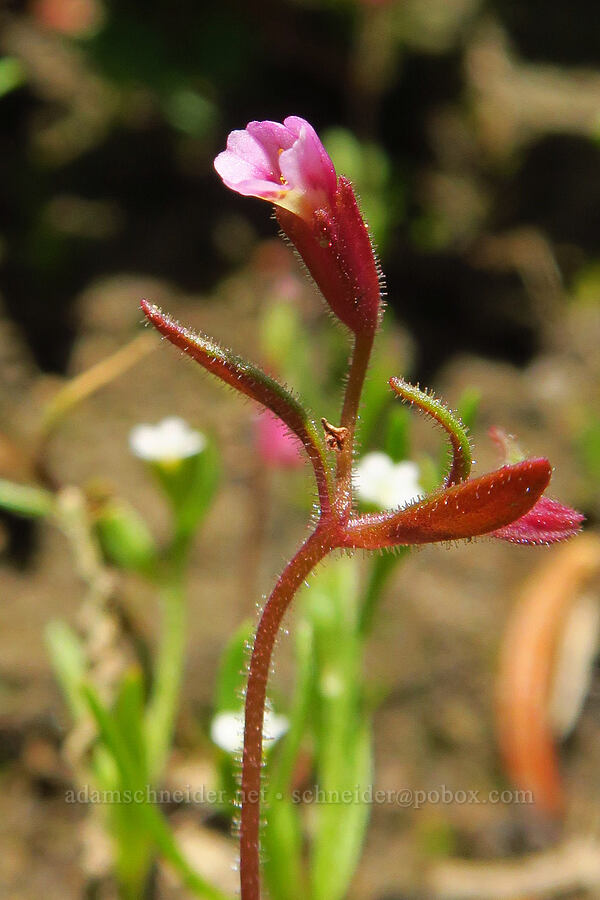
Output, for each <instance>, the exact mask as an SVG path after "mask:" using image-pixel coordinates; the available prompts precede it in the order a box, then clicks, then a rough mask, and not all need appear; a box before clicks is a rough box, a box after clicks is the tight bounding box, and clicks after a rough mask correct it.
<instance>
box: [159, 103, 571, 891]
mask: <svg viewBox="0 0 600 900" xmlns="http://www.w3.org/2000/svg"><path fill="white" fill-rule="evenodd" d="M215 168H216V169H217V171H218V173H219V174H220V176H221V177H222V179H223V181H224V182H225V184H226V185H227V186H228V187H230V188H232V189H233V190H235V191H237V192H238V193H240V194H243V195H245V196H254V197H260V198H262V199H265V200H267V201H268V202H270V203H273V204H274V205H275V207H276V215H277V219H278V222H279V224H280V226H281V228H282V229H283V231H284V233H285V234H286V235H287V237H288V238H289V239H290V240H291V242H292V243H293V244H294V246H295V247H296V249H297V251H298V252H299V254H300V256H301V257H302V259H303V261H304V263H305V264H306V267H307V269H308V271H309V273H310V274H311V276H312V277H313V279H314V281H315V282H316V284H317V286H318V287H319V289H320V290H321V292H322V294H323V297H324V299H325V301H326V302H327V304H328V306H329V308H330V310H331V311H332V312H333V313H334V315H335V316H336V317H337V318H338V319H339V320H340V321H341V322H342V324H343V325H345V326H346V327H347V328H348V329H349V330H350V332H351V333H352V339H353V352H352V357H351V361H350V366H349V371H348V376H347V380H346V389H345V394H344V400H343V405H342V410H341V416H340V422H339V425H335V424H330V423H329V422H327V421H326V420H324V419H323V420H322V424H323V429H324V432H325V434H324V436H323V434H322V433H321V431H320V429H319V428H318V426H317V425H316V419H315V418H314V417H313V416H312V415H311V414H309V413H308V412H307V411H306V409H305V408H304V406H303V405H302V403H301V402H300V401H299V400H298V399H297V398H296V397H295V396H293V395H292V394H290V392H289V391H287V390H286V389H285V388H283V387H282V386H281V385H279V384H278V383H277V382H276V381H274V380H273V379H272V378H270V377H269V376H267V375H266V374H265V373H264V372H262V371H261V370H260V369H259V368H258V367H256V366H254V365H252V364H250V363H248V362H246V361H245V360H242V359H240V358H239V357H236V356H235V355H234V354H232V353H231V352H230V351H227V350H223V349H222V348H220V347H218V346H217V345H216V344H215V343H214V342H213V341H212V340H211V339H209V338H207V337H205V336H203V335H198V334H195V333H193V332H192V331H190V330H189V329H187V328H185V327H183V326H181V325H179V324H178V323H177V322H175V321H174V320H173V319H171V318H170V317H169V316H167V315H165V314H163V313H162V312H161V310H159V309H158V307H156V306H153V305H152V304H151V303H149V302H148V301H143V302H142V309H143V311H144V313H145V314H146V316H147V317H148V319H149V321H150V322H151V323H152V324H153V325H154V326H155V327H156V328H157V329H158V331H159V332H160V333H161V334H162V335H164V337H166V338H167V339H168V340H169V341H170V342H171V343H172V344H174V345H175V346H176V347H178V348H179V349H181V350H183V351H184V352H185V353H186V354H187V355H188V356H190V357H192V358H193V359H194V360H195V361H196V362H198V363H200V365H202V366H203V367H204V368H205V369H207V370H208V371H209V372H211V373H212V374H213V375H215V376H217V377H218V378H220V379H221V380H222V381H224V382H226V383H227V384H229V385H230V386H231V387H233V388H235V389H236V390H238V391H239V392H240V393H242V394H244V395H245V396H247V397H250V398H251V399H253V400H254V401H256V402H257V403H258V404H259V405H261V406H262V407H263V409H267V410H270V412H271V413H272V414H273V415H274V416H276V417H278V418H279V419H280V420H281V422H282V423H284V424H285V426H287V427H288V428H289V429H290V430H291V431H292V432H293V434H294V435H295V436H296V437H297V438H298V439H299V440H300V442H301V443H302V445H303V447H304V450H305V452H306V455H307V457H308V460H309V462H310V463H311V465H312V467H313V471H314V474H315V479H316V484H317V490H318V500H319V513H318V517H317V521H316V524H315V527H314V530H313V531H312V533H311V534H310V536H309V537H308V538H307V539H306V540H305V542H304V543H303V544H302V546H301V547H300V549H299V550H298V552H297V553H296V555H295V556H294V557H293V558H292V560H291V561H290V562H289V563H288V565H287V566H286V567H285V569H284V570H283V572H282V574H281V575H280V576H279V579H278V581H277V583H276V585H275V587H274V589H273V592H272V593H271V596H270V597H269V599H268V600H267V602H266V605H265V607H264V610H263V612H262V615H261V618H260V621H259V624H258V628H257V631H256V636H255V639H254V644H253V649H252V655H251V660H250V666H249V673H248V684H247V690H246V703H245V728H244V749H243V761H242V781H241V805H242V811H241V827H240V848H241V866H240V881H241V896H242V900H259V898H260V817H261V786H262V785H261V771H262V763H263V725H264V713H265V701H266V691H267V681H268V676H269V672H270V667H271V658H272V651H273V646H274V644H275V640H276V637H277V635H278V633H279V629H280V625H281V622H282V619H283V617H284V615H285V613H286V611H287V609H288V607H289V606H290V604H291V602H292V600H293V598H294V596H295V594H296V592H297V590H298V588H299V587H300V585H301V584H302V583H303V582H304V581H305V580H306V578H307V577H308V575H309V574H310V572H311V571H312V570H313V569H314V568H315V566H317V565H318V563H319V562H321V561H322V560H323V559H324V558H325V557H326V556H327V555H328V554H330V553H332V552H333V551H335V550H338V549H345V550H354V549H356V548H363V549H366V550H379V551H381V550H382V549H391V548H397V547H402V548H406V547H408V546H410V545H412V544H422V543H433V542H449V541H456V540H462V539H469V538H471V537H473V536H478V535H485V534H487V535H490V536H492V537H496V538H499V539H502V540H510V541H515V540H519V541H520V542H524V543H532V544H535V543H550V542H553V541H556V540H562V539H564V538H567V537H570V536H571V535H573V534H575V533H576V532H577V531H578V530H579V528H580V526H581V522H582V519H583V517H582V516H581V515H580V514H579V513H577V512H575V511H574V510H570V509H568V508H567V507H563V506H561V505H560V504H558V503H556V502H555V501H549V500H547V499H546V498H543V497H542V494H543V492H544V491H545V489H546V487H547V486H548V483H549V481H550V478H551V474H552V468H551V466H550V463H549V462H548V460H546V459H543V458H539V459H526V460H522V461H519V462H516V463H514V464H512V465H504V466H502V467H501V468H500V469H498V470H497V471H495V472H491V473H488V474H487V475H482V476H479V477H478V478H469V474H470V467H471V454H470V445H469V440H468V437H467V435H466V431H465V429H464V427H463V426H462V424H461V423H460V422H459V421H458V419H457V418H456V416H454V415H453V414H452V413H451V412H450V411H449V410H447V409H446V407H445V406H444V405H443V404H442V403H440V402H439V401H438V400H435V399H434V398H433V397H431V395H428V394H425V393H423V392H422V391H420V390H419V389H418V388H414V387H413V386H412V385H407V384H406V383H405V382H403V381H402V380H401V379H398V378H393V379H391V381H390V384H391V387H392V389H393V391H394V392H395V394H396V395H397V396H399V397H400V398H401V399H402V400H404V401H406V402H409V403H411V404H412V405H414V406H417V407H418V408H419V409H420V410H421V411H422V412H423V413H424V414H426V415H428V416H429V417H430V418H431V419H432V421H433V422H434V423H436V424H438V425H441V426H442V427H443V429H444V431H445V432H446V435H447V437H448V439H449V444H450V452H451V464H450V470H449V474H448V476H447V478H446V480H445V483H444V485H443V486H441V487H440V489H439V490H437V491H435V492H434V493H433V494H431V495H430V496H428V497H424V498H423V499H418V500H416V501H414V502H412V503H410V504H409V505H407V506H405V507H403V508H399V509H396V510H386V511H384V512H379V513H372V514H367V515H357V514H356V512H355V510H354V488H353V483H352V474H353V458H354V452H355V444H356V425H357V420H358V415H359V408H360V402H361V396H362V392H363V387H364V381H365V376H366V373H367V369H368V366H369V361H370V357H371V351H372V348H373V342H374V338H375V333H376V330H377V326H378V324H379V321H380V318H381V312H382V299H381V279H380V272H379V267H378V264H377V261H376V259H375V255H374V253H373V249H372V246H371V242H370V239H369V234H368V229H367V226H366V224H365V222H364V221H363V219H362V217H361V215H360V211H359V208H358V204H357V201H356V197H355V195H354V191H353V189H352V186H351V184H350V182H349V181H348V180H347V179H346V178H344V177H343V176H339V177H338V176H337V174H336V173H335V169H334V167H333V164H332V162H331V160H330V158H329V156H328V155H327V153H326V151H325V149H324V147H323V145H322V144H321V142H320V141H319V138H318V137H317V135H316V133H315V131H314V129H313V128H312V127H311V126H310V125H309V124H308V122H305V121H304V120H303V119H300V118H298V117H295V116H292V117H289V118H288V119H286V120H285V121H284V123H283V124H280V123H276V122H251V123H250V124H249V125H248V127H247V129H245V130H244V131H236V132H232V134H231V135H230V137H229V140H228V143H227V150H225V151H224V152H223V153H221V154H220V155H219V156H218V157H217V159H216V161H215ZM384 576H385V572H384V570H383V569H382V571H381V573H380V576H379V581H378V583H376V584H374V585H373V590H372V594H373V596H372V598H371V601H370V603H369V605H368V607H367V608H366V609H365V611H364V613H363V619H364V622H363V628H364V630H365V631H366V630H368V628H369V627H370V623H371V619H372V612H373V609H374V607H375V604H376V601H377V597H378V595H379V593H380V587H381V584H382V583H383V579H384Z"/></svg>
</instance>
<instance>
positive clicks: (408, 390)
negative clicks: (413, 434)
mask: <svg viewBox="0 0 600 900" xmlns="http://www.w3.org/2000/svg"><path fill="white" fill-rule="evenodd" d="M389 383H390V387H391V388H392V390H393V391H394V393H395V394H397V395H398V397H400V398H401V399H402V400H403V401H404V402H406V403H410V404H412V405H413V406H417V407H418V408H419V409H420V410H422V412H424V413H425V414H426V415H428V416H430V417H431V418H432V419H433V420H434V422H437V423H438V425H441V426H442V428H443V429H444V431H445V432H446V434H447V435H448V437H449V439H450V445H451V448H452V465H451V467H450V471H449V472H448V475H447V476H446V479H445V482H444V484H445V487H452V485H454V484H458V483H459V482H460V481H464V480H465V479H466V478H468V477H469V473H470V472H471V465H472V459H471V445H470V443H469V438H468V435H467V431H466V429H465V427H464V426H463V424H462V422H461V421H460V419H459V418H458V417H457V416H455V415H454V414H453V413H452V412H450V410H449V409H448V407H446V406H444V404H443V403H441V402H440V401H439V400H437V399H436V397H434V396H433V394H427V393H426V392H425V391H421V390H419V388H417V387H415V386H414V385H412V384H408V382H406V381H403V380H402V379H401V378H390V382H389Z"/></svg>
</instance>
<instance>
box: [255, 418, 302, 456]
mask: <svg viewBox="0 0 600 900" xmlns="http://www.w3.org/2000/svg"><path fill="white" fill-rule="evenodd" d="M301 446H302V445H301V444H300V441H298V440H297V439H296V438H295V437H294V435H293V434H292V433H291V431H290V430H289V428H287V427H286V425H284V423H283V422H282V421H281V419H279V418H278V417H277V416H276V415H274V414H273V413H272V412H271V411H270V410H267V411H266V412H264V413H262V414H261V415H260V416H259V417H258V418H257V420H256V448H257V450H258V453H259V455H260V458H261V459H262V461H263V462H264V463H265V465H267V466H269V467H270V468H279V469H295V468H297V467H298V466H301V465H302V463H303V460H302V454H301V452H300V448H301Z"/></svg>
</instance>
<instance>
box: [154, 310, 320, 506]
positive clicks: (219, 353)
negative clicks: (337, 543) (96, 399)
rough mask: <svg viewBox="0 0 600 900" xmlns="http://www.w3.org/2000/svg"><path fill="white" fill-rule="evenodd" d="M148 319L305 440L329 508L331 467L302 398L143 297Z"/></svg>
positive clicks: (203, 364)
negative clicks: (300, 399) (301, 400)
mask: <svg viewBox="0 0 600 900" xmlns="http://www.w3.org/2000/svg"><path fill="white" fill-rule="evenodd" d="M141 306H142V310H143V311H144V314H145V315H146V317H147V318H148V321H149V322H151V323H152V325H154V327H155V328H156V329H157V330H158V331H159V332H160V333H161V334H162V335H163V336H164V337H166V338H167V340H169V341H170V342H171V343H172V344H173V345H174V346H175V347H179V349H180V350H183V352H184V353H186V354H187V355H188V356H191V358H192V359H194V360H196V362H197V363H199V364H200V365H201V366H203V368H205V369H206V370H207V371H208V372H210V373H211V374H213V375H216V376H217V378H220V379H221V381H224V382H225V383H226V384H228V385H230V386H231V387H233V388H235V390H236V391H240V393H242V394H245V395H246V396H247V397H250V398H251V399H252V400H255V401H256V402H257V403H260V404H261V405H262V406H265V407H267V409H270V410H271V411H272V412H274V413H275V415H276V416H279V418H280V419H281V420H282V421H283V422H285V424H286V425H287V426H288V428H289V429H290V430H291V431H292V432H293V433H294V434H295V435H296V436H297V437H298V438H299V439H300V440H301V441H302V444H303V445H304V448H305V450H306V453H307V455H308V457H309V459H310V461H311V463H312V465H313V468H314V470H315V477H316V480H317V487H318V490H319V498H320V501H321V507H322V508H323V509H326V508H329V506H330V502H329V469H328V465H327V462H326V458H325V453H324V450H323V445H322V442H321V437H320V432H319V430H318V428H317V426H316V424H315V422H314V421H313V420H312V419H311V418H310V416H309V415H308V413H307V411H306V410H305V409H304V407H303V406H302V405H301V404H300V403H299V401H298V400H297V399H296V398H295V397H294V396H293V394H291V393H290V392H289V391H287V390H286V389H285V388H284V387H283V386H282V385H280V384H279V383H278V382H277V381H275V380H274V379H273V378H270V377H269V376H268V375H267V374H265V372H263V371H262V370H261V369H259V368H258V367H257V366H254V365H252V364H251V363H249V362H247V361H246V360H244V359H242V358H241V357H239V356H235V355H234V354H233V353H231V352H230V351H229V350H224V349H223V348H222V347H220V346H219V345H218V344H216V343H215V342H214V341H213V340H211V339H210V338H208V337H206V336H205V335H203V334H198V333H196V332H194V331H191V330H190V329H188V328H185V327H184V326H183V325H180V324H179V323H178V322H176V321H175V319H173V318H171V316H168V315H166V314H164V313H163V312H162V311H161V310H160V309H159V308H158V307H157V306H154V305H153V304H152V303H149V302H148V301H147V300H142V301H141Z"/></svg>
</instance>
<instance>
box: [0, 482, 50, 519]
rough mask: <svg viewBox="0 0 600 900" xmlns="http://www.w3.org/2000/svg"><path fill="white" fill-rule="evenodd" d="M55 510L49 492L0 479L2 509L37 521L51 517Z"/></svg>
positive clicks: (0, 503)
mask: <svg viewBox="0 0 600 900" xmlns="http://www.w3.org/2000/svg"><path fill="white" fill-rule="evenodd" d="M53 508H54V498H53V496H52V494H51V493H50V492H49V491H46V490H44V489H43V488H39V487H34V486H33V485H30V484H17V483H16V482H15V481H6V480H5V479H4V478H0V509H5V510H7V511H8V512H11V513H14V514H15V515H17V516H26V517H27V518H31V519H37V518H39V517H40V516H47V515H49V514H50V513H51V512H52V510H53Z"/></svg>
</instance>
